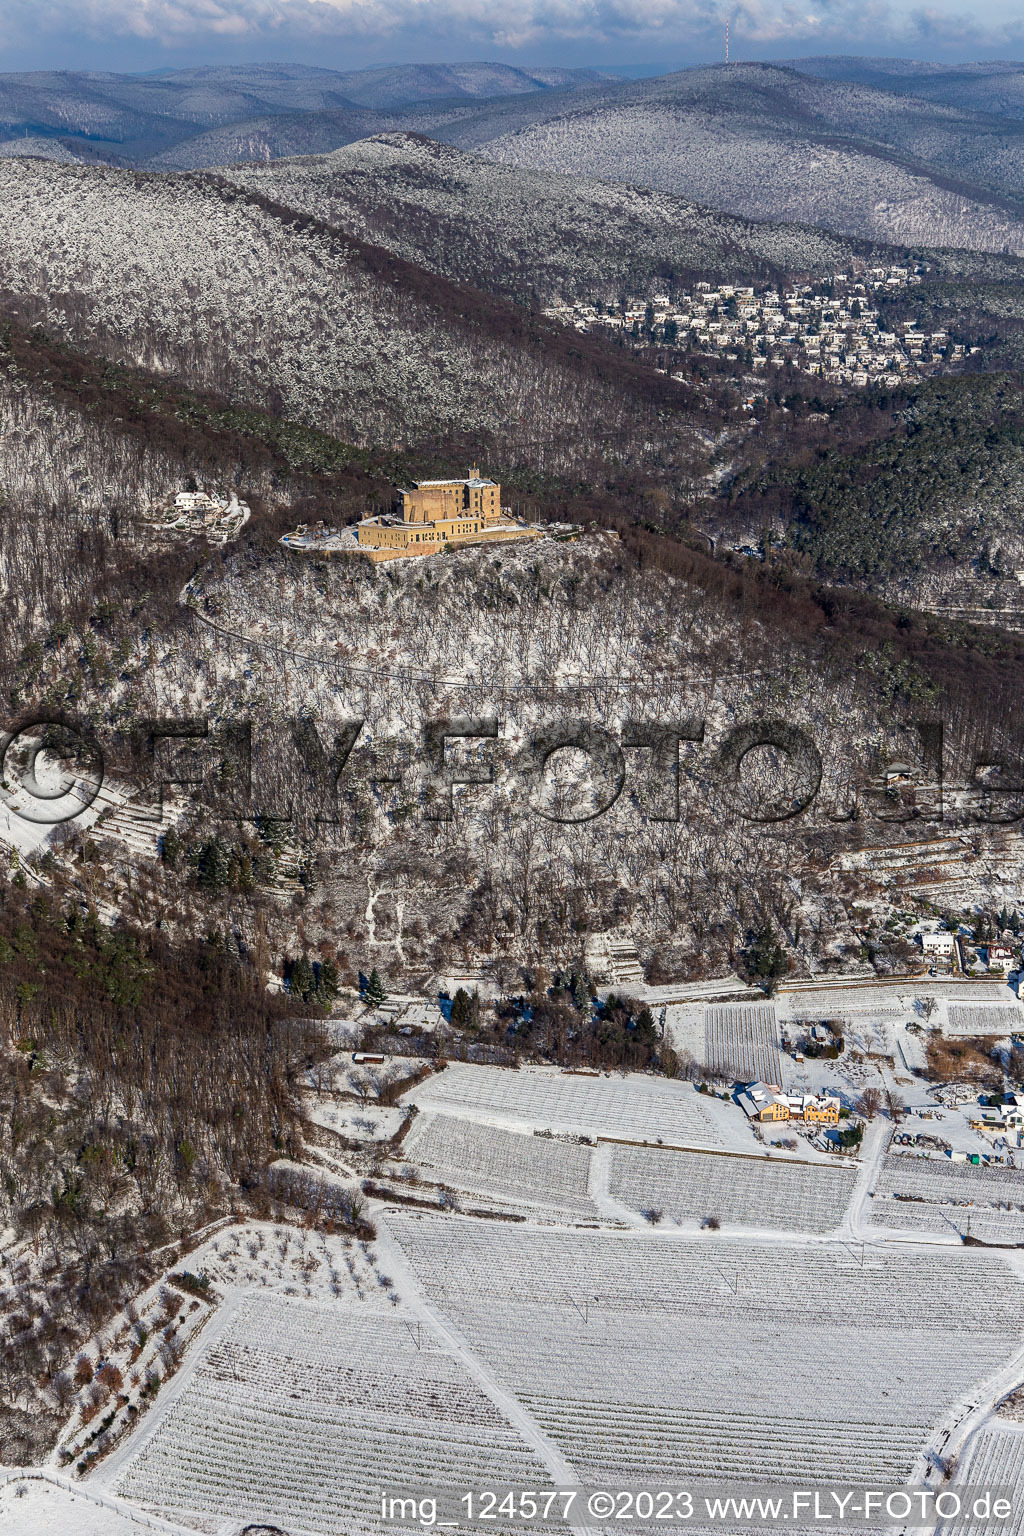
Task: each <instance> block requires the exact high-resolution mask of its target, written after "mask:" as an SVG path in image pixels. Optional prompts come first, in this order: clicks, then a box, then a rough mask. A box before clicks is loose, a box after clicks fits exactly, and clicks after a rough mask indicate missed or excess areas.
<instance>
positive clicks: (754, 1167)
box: [608, 1147, 857, 1232]
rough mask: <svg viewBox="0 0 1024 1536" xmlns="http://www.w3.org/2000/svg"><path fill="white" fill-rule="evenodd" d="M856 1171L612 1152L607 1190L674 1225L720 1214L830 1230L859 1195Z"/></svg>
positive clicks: (730, 1221) (737, 1221) (739, 1221)
mask: <svg viewBox="0 0 1024 1536" xmlns="http://www.w3.org/2000/svg"><path fill="white" fill-rule="evenodd" d="M856 1180H857V1170H856V1169H855V1168H852V1167H850V1168H845V1167H826V1166H823V1165H821V1164H815V1163H802V1162H797V1161H795V1160H786V1159H784V1158H782V1157H772V1158H752V1157H722V1156H720V1155H718V1154H715V1153H701V1152H670V1151H666V1150H662V1149H658V1150H648V1149H647V1148H645V1147H613V1148H612V1152H611V1173H610V1177H609V1181H608V1189H609V1193H610V1194H611V1195H612V1196H613V1197H614V1199H616V1200H618V1201H620V1202H621V1203H622V1204H623V1205H626V1206H629V1207H631V1208H632V1209H633V1210H635V1211H649V1210H660V1211H662V1212H663V1214H664V1215H665V1216H666V1217H668V1218H670V1219H671V1220H672V1221H676V1222H692V1221H698V1222H700V1221H703V1220H704V1219H705V1218H706V1217H708V1216H713V1217H716V1218H717V1219H718V1220H719V1221H720V1222H721V1223H722V1225H723V1226H749V1227H776V1228H780V1229H782V1230H785V1231H790V1232H829V1231H831V1230H832V1229H833V1228H835V1227H837V1226H838V1225H839V1223H840V1222H841V1221H842V1219H843V1214H844V1212H845V1210H846V1207H847V1205H848V1204H849V1202H850V1198H851V1196H852V1194H853V1188H854V1184H855V1183H856Z"/></svg>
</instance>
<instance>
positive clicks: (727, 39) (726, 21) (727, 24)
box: [725, 16, 729, 64]
mask: <svg viewBox="0 0 1024 1536" xmlns="http://www.w3.org/2000/svg"><path fill="white" fill-rule="evenodd" d="M725 62H726V63H727V64H728V62H729V18H728V16H727V17H726V18H725Z"/></svg>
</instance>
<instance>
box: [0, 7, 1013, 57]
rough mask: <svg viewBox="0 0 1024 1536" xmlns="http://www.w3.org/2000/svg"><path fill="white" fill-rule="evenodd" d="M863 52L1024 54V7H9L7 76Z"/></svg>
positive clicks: (5, 18)
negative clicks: (228, 66)
mask: <svg viewBox="0 0 1024 1536" xmlns="http://www.w3.org/2000/svg"><path fill="white" fill-rule="evenodd" d="M727 16H729V18H730V20H731V42H732V55H733V57H734V58H746V59H755V58H782V57H786V56H787V55H793V56H796V55H808V54H815V53H860V54H871V55H874V56H878V55H893V56H900V57H905V58H926V59H949V60H958V59H959V60H963V59H980V58H1022V57H1024V0H1018V3H1015V4H1011V3H1008V0H992V3H986V4H983V5H981V6H980V7H978V6H975V7H973V8H970V9H968V8H967V7H963V8H961V6H960V3H959V0H949V3H944V0H939V3H934V0H925V3H917V0H820V3H818V0H744V3H741V4H737V5H734V4H732V3H731V0H722V3H718V0H548V3H544V0H0V56H2V60H3V62H2V63H0V69H33V68H58V69H75V68H89V69H103V68H106V69H117V70H149V69H161V68H166V67H168V66H176V65H181V64H199V63H213V62H227V61H234V62H253V61H256V60H272V59H273V60H282V61H283V60H288V61H296V62H304V63H315V64H322V65H325V66H329V67H333V68H360V67H362V66H364V65H371V64H377V63H390V62H399V61H401V62H424V61H434V62H442V61H447V62H452V61H456V60H465V59H500V60H504V61H506V62H509V63H517V64H531V63H538V64H539V63H564V64H577V65H578V64H612V65H634V66H647V67H648V68H649V69H650V70H651V71H652V72H653V71H654V70H658V71H661V70H668V69H672V68H676V67H679V66H681V65H685V64H690V63H697V62H703V61H706V60H708V59H718V58H720V57H721V56H722V51H723V39H724V32H725V21H726V17H727Z"/></svg>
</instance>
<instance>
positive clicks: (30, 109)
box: [0, 63, 611, 165]
mask: <svg viewBox="0 0 1024 1536" xmlns="http://www.w3.org/2000/svg"><path fill="white" fill-rule="evenodd" d="M610 78H611V77H606V76H603V75H602V74H601V73H600V72H599V71H597V70H592V69H557V68H543V69H538V70H525V69H517V68H515V67H513V66H511V65H508V64H487V63H483V64H410V65H395V66H392V67H390V68H384V69H367V70H348V71H339V70H331V69H314V68H310V67H308V66H305V65H300V64H263V65H245V66H228V65H215V66H209V67H206V68H199V69H183V70H164V71H161V72H160V73H158V74H155V75H118V74H105V73H96V72H80V73H72V72H57V71H53V72H44V71H39V72H35V73H31V74H8V75H0V140H3V139H7V140H17V139H22V140H23V139H25V138H26V137H28V138H29V139H30V140H32V141H33V152H38V150H39V147H40V146H43V147H44V149H45V146H46V144H47V143H48V142H53V143H54V144H55V146H56V145H60V146H61V149H62V150H63V151H65V152H68V151H70V152H71V153H73V154H74V153H76V152H77V153H80V154H83V155H84V156H85V157H89V156H92V157H95V156H96V155H97V154H98V155H101V156H103V155H105V156H106V157H107V158H108V159H110V160H112V161H113V162H114V163H118V162H130V163H131V164H135V165H138V164H144V163H146V162H148V161H149V160H151V159H153V158H154V157H159V156H161V155H166V154H168V153H169V152H172V151H173V150H174V149H175V147H176V146H180V145H183V144H185V143H187V142H188V141H189V140H191V139H196V138H201V137H202V136H203V135H205V134H207V133H209V132H210V131H211V130H217V129H223V128H226V127H228V126H229V125H242V124H246V125H251V126H248V127H246V128H242V127H239V129H238V132H237V134H236V138H235V140H231V139H230V138H228V139H227V140H225V144H226V145H231V144H232V143H235V142H237V144H238V145H241V146H243V156H242V157H244V158H248V156H247V155H245V154H244V146H246V145H247V144H250V143H251V144H253V145H255V146H256V148H255V150H254V155H253V157H254V158H259V157H260V156H262V155H263V154H264V153H266V152H267V147H266V145H265V143H264V139H265V136H266V133H267V129H266V128H264V127H262V125H263V124H264V123H266V122H267V120H269V119H273V118H275V117H281V118H286V119H289V120H292V119H294V118H295V117H296V116H307V117H309V118H310V119H311V120H315V119H316V118H318V117H323V118H324V122H323V124H322V125H321V126H320V127H319V129H318V128H317V127H314V126H313V124H312V122H311V126H310V129H309V132H310V134H311V137H313V138H315V136H316V134H317V132H318V131H319V133H320V137H321V139H323V138H324V135H325V134H326V138H327V139H328V140H330V142H317V143H316V144H315V145H313V146H312V147H315V148H317V149H323V148H336V147H337V145H338V144H339V143H347V142H348V140H349V138H352V137H361V136H362V135H364V134H366V133H373V132H376V131H379V129H381V128H382V127H388V126H391V123H390V121H389V120H388V119H386V118H385V119H380V118H375V117H374V114H377V113H384V114H389V113H393V112H394V111H396V110H401V109H407V108H409V107H417V106H421V105H422V104H424V103H430V104H431V105H433V106H435V107H436V106H437V105H438V104H441V103H444V104H446V105H454V104H457V103H463V104H465V103H469V104H473V105H476V104H479V103H480V102H481V101H485V100H487V99H489V98H491V97H495V96H500V97H507V96H518V95H524V94H532V93H535V92H546V91H551V90H562V91H564V90H568V91H574V90H581V89H586V88H588V87H593V86H595V85H599V84H601V83H602V82H603V81H604V80H605V79H610ZM343 123H344V125H345V126H342V124H343ZM256 125H261V126H259V127H257V126H256ZM283 132H284V133H285V135H287V132H288V129H287V128H284V129H283ZM346 133H347V134H348V137H347V138H346V137H345V136H344V135H345V134H346ZM261 134H262V135H263V137H261ZM339 134H340V135H341V136H340V137H339ZM213 142H214V143H216V142H217V141H216V140H214V141H213ZM283 142H285V143H286V144H287V143H288V141H287V139H285V140H284V141H283ZM270 152H271V153H275V154H279V153H295V152H296V150H295V149H294V148H293V147H291V146H290V144H289V145H288V147H286V148H285V149H283V150H282V149H277V148H276V147H274V146H273V145H272V144H271V145H270ZM51 153H53V155H54V157H55V158H62V155H61V153H60V150H58V149H57V148H56V147H55V148H54V150H53V151H51ZM182 163H183V164H189V163H191V164H209V163H211V162H210V161H209V159H207V158H205V157H204V156H203V155H202V154H201V153H200V154H199V155H198V157H193V158H192V160H191V161H189V160H188V157H187V156H186V157H184V158H183V160H182Z"/></svg>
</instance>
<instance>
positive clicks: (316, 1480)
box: [114, 1296, 550, 1536]
mask: <svg viewBox="0 0 1024 1536" xmlns="http://www.w3.org/2000/svg"><path fill="white" fill-rule="evenodd" d="M549 1475H550V1474H549V1473H547V1472H546V1471H545V1469H544V1467H543V1465H542V1464H541V1462H540V1460H539V1458H538V1456H537V1455H536V1453H535V1452H534V1450H533V1449H532V1448H531V1447H530V1445H529V1444H528V1443H527V1442H526V1440H525V1439H524V1437H523V1435H522V1434H521V1433H520V1431H519V1430H518V1429H516V1428H515V1427H514V1426H513V1425H512V1424H511V1423H510V1422H509V1421H508V1420H507V1419H506V1418H505V1417H504V1416H503V1415H502V1414H501V1413H500V1412H499V1410H498V1408H497V1407H496V1406H495V1404H494V1402H493V1401H492V1400H491V1399H490V1398H489V1397H488V1396H487V1395H486V1394H485V1393H484V1392H483V1391H482V1390H481V1388H480V1386H479V1385H478V1384H477V1383H476V1382H475V1381H474V1379H473V1377H472V1376H471V1374H470V1373H469V1371H468V1370H467V1369H466V1367H465V1365H464V1364H463V1363H462V1361H461V1360H460V1359H459V1358H458V1357H457V1356H456V1355H455V1354H454V1353H453V1352H452V1350H451V1349H450V1348H448V1347H447V1346H446V1345H445V1343H444V1342H443V1340H441V1339H439V1338H438V1337H437V1336H436V1335H435V1334H434V1333H433V1332H432V1331H431V1329H430V1328H429V1326H428V1325H426V1324H424V1323H422V1322H421V1321H420V1320H418V1319H416V1318H414V1317H412V1316H411V1315H406V1314H403V1315H399V1314H397V1313H394V1312H392V1313H382V1312H379V1311H375V1310H373V1309H371V1308H370V1307H368V1306H367V1307H364V1306H359V1305H344V1304H340V1305H339V1304H334V1305H329V1306H313V1305H311V1304H309V1303H306V1302H302V1301H298V1300H296V1299H294V1298H287V1299H286V1298H279V1297H270V1296H267V1297H262V1296H261V1297H256V1296H250V1297H248V1298H245V1299H243V1300H242V1301H241V1302H240V1304H239V1305H238V1307H237V1310H235V1311H234V1312H233V1314H232V1315H231V1316H230V1318H229V1319H228V1322H227V1326H226V1327H225V1328H223V1329H222V1330H221V1331H220V1333H219V1336H217V1337H216V1338H215V1340H213V1341H211V1344H210V1346H209V1347H208V1348H207V1349H206V1350H205V1351H204V1352H203V1354H202V1356H201V1358H200V1359H199V1361H198V1363H197V1365H196V1367H195V1369H194V1371H193V1372H192V1374H191V1376H190V1379H189V1380H188V1382H187V1385H186V1387H185V1390H184V1391H183V1392H182V1393H181V1394H180V1395H179V1396H178V1397H177V1398H176V1399H175V1400H174V1401H173V1403H172V1404H171V1406H170V1408H169V1410H167V1411H166V1412H165V1413H163V1414H162V1415H160V1416H158V1417H157V1418H155V1419H154V1420H153V1421H152V1423H151V1424H150V1425H149V1426H148V1429H147V1430H146V1431H144V1432H143V1434H142V1435H141V1436H140V1437H139V1443H138V1444H137V1445H136V1446H135V1447H134V1448H133V1454H132V1456H131V1459H130V1460H129V1461H128V1462H127V1464H126V1465H124V1466H123V1467H120V1468H118V1469H117V1471H116V1475H115V1484H114V1486H115V1490H116V1491H117V1492H119V1493H122V1494H124V1495H125V1496H127V1497H129V1498H132V1499H137V1500H139V1501H140V1502H141V1503H143V1504H146V1505H149V1506H154V1507H158V1508H159V1509H161V1510H167V1511H170V1512H172V1513H173V1512H175V1511H177V1512H179V1513H180V1514H181V1515H182V1516H183V1517H184V1516H185V1515H186V1514H187V1512H188V1511H204V1512H209V1513H212V1514H215V1515H218V1516H220V1517H221V1519H222V1520H224V1519H228V1518H231V1519H235V1520H238V1521H239V1522H257V1521H262V1522H275V1523H276V1522H282V1523H283V1524H284V1525H285V1526H286V1528H288V1529H293V1528H296V1527H298V1528H299V1529H300V1530H304V1531H306V1530H308V1531H316V1532H324V1533H325V1536H354V1533H357V1532H362V1531H369V1530H373V1529H378V1528H379V1523H378V1521H377V1520H376V1519H375V1511H377V1510H379V1499H380V1491H381V1488H382V1486H391V1487H396V1488H405V1487H417V1486H419V1487H434V1488H443V1487H446V1486H450V1485H453V1484H462V1485H463V1486H466V1487H474V1486H479V1485H481V1484H485V1483H487V1482H488V1480H496V1481H499V1482H505V1481H507V1482H509V1483H510V1484H512V1485H517V1484H518V1485H522V1484H526V1485H530V1486H535V1482H534V1480H535V1479H536V1478H538V1477H541V1478H548V1477H549Z"/></svg>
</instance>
